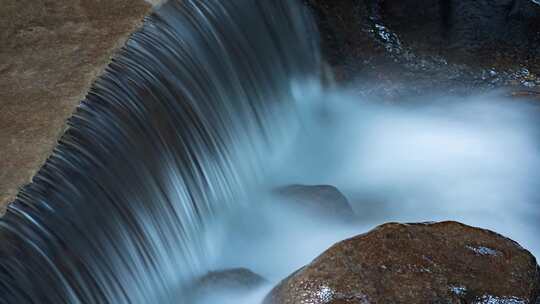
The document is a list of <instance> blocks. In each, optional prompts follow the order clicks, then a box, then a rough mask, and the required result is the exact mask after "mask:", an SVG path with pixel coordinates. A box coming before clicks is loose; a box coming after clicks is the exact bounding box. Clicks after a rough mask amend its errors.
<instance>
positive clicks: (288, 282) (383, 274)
mask: <svg viewBox="0 0 540 304" xmlns="http://www.w3.org/2000/svg"><path fill="white" fill-rule="evenodd" d="M537 300H540V268H539V267H538V265H537V262H536V259H535V258H534V257H533V256H532V255H531V253H529V252H528V251H527V250H525V249H523V248H522V247H520V246H519V245H518V244H517V243H515V242H514V241H512V240H510V239H507V238H505V237H503V236H501V235H499V234H496V233H494V232H491V231H488V230H483V229H479V228H473V227H470V226H466V225H463V224H460V223H456V222H441V223H419V224H397V223H390V224H385V225H382V226H380V227H378V228H376V229H374V230H372V231H371V232H369V233H366V234H363V235H359V236H356V237H354V238H351V239H348V240H345V241H342V242H340V243H337V244H336V245H334V246H332V247H331V248H330V249H328V250H327V251H326V252H324V253H323V254H322V255H321V256H319V257H318V258H316V259H315V260H314V261H313V262H312V263H311V264H309V265H307V266H305V267H303V268H301V269H300V270H298V271H296V272H295V273H293V274H292V275H290V276H289V277H288V278H286V279H285V280H283V281H282V282H281V283H279V284H278V286H276V287H275V288H274V289H273V290H272V291H271V292H270V294H269V295H267V297H266V299H265V300H264V304H297V303H310V304H323V303H331V304H349V303H350V304H352V303H355V304H358V303H366V304H367V303H452V304H453V303H455V304H462V303H471V304H534V303H537V302H536V301H537Z"/></svg>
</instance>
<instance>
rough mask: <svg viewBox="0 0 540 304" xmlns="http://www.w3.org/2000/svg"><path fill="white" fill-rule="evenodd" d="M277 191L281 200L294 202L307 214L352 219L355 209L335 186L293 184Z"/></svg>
mask: <svg viewBox="0 0 540 304" xmlns="http://www.w3.org/2000/svg"><path fill="white" fill-rule="evenodd" d="M275 193H276V194H277V195H278V196H279V197H280V198H281V201H283V202H285V203H287V204H293V206H292V207H294V208H298V209H300V210H301V211H302V212H305V213H306V214H309V215H313V216H318V217H324V218H327V219H331V220H338V221H351V220H353V219H354V218H355V215H354V211H353V209H352V208H351V205H350V204H349V201H348V200H347V198H346V197H345V196H344V195H343V194H342V193H341V192H340V191H339V190H338V189H337V188H336V187H334V186H328V185H318V186H305V185H291V186H286V187H282V188H278V189H277V190H276V191H275Z"/></svg>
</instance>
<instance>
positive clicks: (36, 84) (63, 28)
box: [0, 0, 150, 213]
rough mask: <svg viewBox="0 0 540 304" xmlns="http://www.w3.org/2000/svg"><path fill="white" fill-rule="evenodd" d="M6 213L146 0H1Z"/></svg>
mask: <svg viewBox="0 0 540 304" xmlns="http://www.w3.org/2000/svg"><path fill="white" fill-rule="evenodd" d="M0 7H1V8H0V213H1V210H2V209H3V208H4V207H5V206H6V204H7V203H8V202H10V201H11V200H12V199H13V198H14V196H15V195H16V193H17V191H18V189H19V187H20V186H22V185H23V184H25V183H28V182H29V181H30V179H31V178H32V176H33V175H34V173H35V172H36V171H37V170H38V169H39V167H40V166H41V164H42V163H43V162H44V160H45V159H46V158H47V157H48V155H49V154H50V152H51V151H52V149H53V147H54V145H55V144H56V141H57V139H58V138H59V136H60V135H61V134H62V132H63V129H64V125H65V121H66V119H67V118H68V117H69V116H70V115H71V113H72V112H73V110H74V109H75V107H76V106H77V105H78V104H79V101H80V100H82V99H83V97H84V95H85V94H86V92H87V90H88V88H89V86H90V84H91V82H92V81H93V79H95V77H96V76H97V75H98V74H99V73H100V72H101V71H102V70H103V68H104V66H105V65H106V64H107V63H108V61H109V59H110V58H111V55H112V54H113V53H114V50H115V49H117V48H119V47H120V46H121V45H123V42H124V41H125V39H126V38H127V37H128V35H129V34H130V33H131V32H133V31H134V30H135V29H136V28H137V27H138V26H139V25H140V24H141V21H142V19H143V17H144V15H145V14H147V13H148V12H149V10H150V5H149V4H148V3H146V2H144V1H143V0H107V1H105V0H5V1H2V2H1V4H0Z"/></svg>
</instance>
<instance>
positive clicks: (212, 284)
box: [192, 268, 267, 297]
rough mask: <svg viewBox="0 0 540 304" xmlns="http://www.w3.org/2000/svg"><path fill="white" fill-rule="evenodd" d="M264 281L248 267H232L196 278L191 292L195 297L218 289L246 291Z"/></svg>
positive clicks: (262, 283)
mask: <svg viewBox="0 0 540 304" xmlns="http://www.w3.org/2000/svg"><path fill="white" fill-rule="evenodd" d="M266 283H267V281H266V279H264V278H263V277H261V276H260V275H258V274H256V273H254V272H252V271H251V270H249V269H245V268H234V269H227V270H221V271H211V272H209V273H207V274H206V275H204V276H203V277H201V278H199V280H197V282H196V283H195V286H194V287H193V288H192V292H193V294H194V296H195V297H199V296H201V295H204V294H211V293H216V292H219V291H239V292H247V291H251V290H254V289H257V288H259V287H261V286H263V285H264V284H266Z"/></svg>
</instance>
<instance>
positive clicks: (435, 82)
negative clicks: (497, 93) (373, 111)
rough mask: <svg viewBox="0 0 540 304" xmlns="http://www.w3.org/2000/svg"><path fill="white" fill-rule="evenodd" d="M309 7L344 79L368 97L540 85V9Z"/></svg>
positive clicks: (429, 3) (396, 4) (322, 1)
mask: <svg viewBox="0 0 540 304" xmlns="http://www.w3.org/2000/svg"><path fill="white" fill-rule="evenodd" d="M306 1H307V2H308V4H309V5H310V6H311V7H312V8H313V11H314V12H315V16H316V20H317V22H318V24H319V28H320V31H321V37H322V46H323V51H324V55H325V58H326V60H327V61H328V62H329V63H330V64H331V65H332V66H333V67H334V70H335V74H336V75H337V76H336V79H337V80H338V81H342V82H349V81H354V82H355V87H358V89H359V90H360V93H361V94H362V95H366V97H370V98H373V97H380V98H382V99H384V100H403V99H405V98H409V97H413V96H414V97H418V95H422V94H428V95H429V94H431V93H436V92H439V91H444V92H449V93H451V94H459V95H461V94H471V93H477V92H478V91H488V90H492V89H494V88H510V89H511V90H514V89H517V88H521V89H523V88H531V87H535V86H540V77H538V76H537V75H539V74H540V47H539V46H540V5H536V4H535V3H533V2H532V1H528V0H493V1H478V0H470V1H469V0H466V1H457V0H419V1H418V0H403V1H391V0H340V1H332V0H306ZM523 71H527V72H526V73H523ZM486 75H487V76H486ZM356 83H358V84H359V85H357V84H356ZM363 84H364V85H363Z"/></svg>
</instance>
